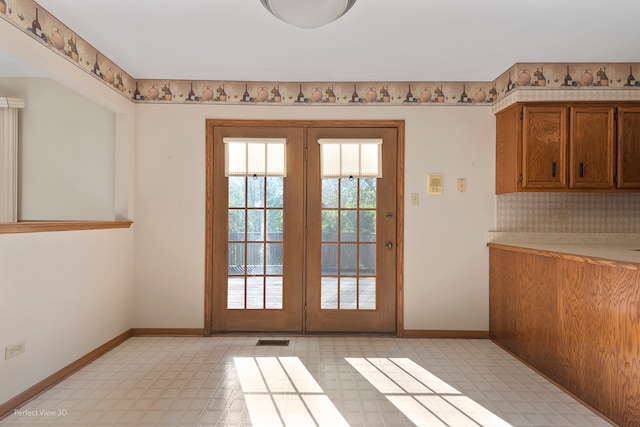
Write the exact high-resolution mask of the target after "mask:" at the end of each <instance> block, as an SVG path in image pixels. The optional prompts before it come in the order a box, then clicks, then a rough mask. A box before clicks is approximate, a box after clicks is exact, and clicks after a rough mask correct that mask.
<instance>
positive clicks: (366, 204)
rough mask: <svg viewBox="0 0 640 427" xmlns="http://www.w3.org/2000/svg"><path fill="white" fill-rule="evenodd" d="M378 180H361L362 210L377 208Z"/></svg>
mask: <svg viewBox="0 0 640 427" xmlns="http://www.w3.org/2000/svg"><path fill="white" fill-rule="evenodd" d="M377 183H378V180H377V179H376V178H361V179H360V208H361V209H375V207H376V199H377V197H376V186H377Z"/></svg>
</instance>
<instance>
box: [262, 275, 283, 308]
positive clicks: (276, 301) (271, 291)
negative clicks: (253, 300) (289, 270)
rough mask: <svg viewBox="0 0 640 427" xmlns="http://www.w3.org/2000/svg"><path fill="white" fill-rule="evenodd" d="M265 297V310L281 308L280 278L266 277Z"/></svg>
mask: <svg viewBox="0 0 640 427" xmlns="http://www.w3.org/2000/svg"><path fill="white" fill-rule="evenodd" d="M266 284H267V289H266V292H267V295H266V297H265V300H266V308H270V309H281V308H282V277H267V278H266Z"/></svg>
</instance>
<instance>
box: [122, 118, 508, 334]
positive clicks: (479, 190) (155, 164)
mask: <svg viewBox="0 0 640 427" xmlns="http://www.w3.org/2000/svg"><path fill="white" fill-rule="evenodd" d="M136 118H137V120H136V130H137V133H136V165H135V182H136V192H135V193H136V204H135V211H136V226H135V250H134V253H135V258H134V272H135V273H134V283H135V288H134V305H133V324H134V327H139V328H162V327H169V328H171V327H173V328H201V327H203V322H204V241H205V236H204V228H205V216H204V209H205V120H206V119H207V118H218V119H222V118H239V119H354V120H357V119H380V120H387V119H402V120H405V121H406V152H405V157H406V163H405V165H406V170H405V182H406V185H405V195H407V200H406V206H405V327H406V328H407V329H430V330H438V329H460V330H487V329H488V255H487V254H488V252H487V248H486V246H485V244H486V232H487V231H488V230H490V229H493V227H494V200H495V196H494V195H493V185H494V178H493V176H494V160H493V159H494V152H495V149H494V144H495V130H494V127H495V126H494V118H493V115H492V114H491V111H490V108H486V107H468V106H467V107H437V106H431V107H415V106H409V107H384V106H371V107H349V106H344V107H331V106H307V107H295V106H293V107H289V106H204V105H138V106H137V112H136ZM434 172H436V173H442V174H444V195H442V196H439V197H436V196H427V195H426V176H427V173H434ZM457 178H466V179H467V182H468V191H467V192H466V193H457V192H456V190H455V187H456V179H457ZM411 193H419V194H420V205H419V206H411V205H410V201H409V197H408V196H409V195H410V194H411Z"/></svg>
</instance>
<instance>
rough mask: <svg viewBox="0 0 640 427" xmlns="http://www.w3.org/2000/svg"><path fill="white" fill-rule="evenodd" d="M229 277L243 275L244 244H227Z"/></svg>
mask: <svg viewBox="0 0 640 427" xmlns="http://www.w3.org/2000/svg"><path fill="white" fill-rule="evenodd" d="M227 265H228V270H229V275H230V276H232V275H238V274H244V273H245V269H244V243H229V261H228V263H227Z"/></svg>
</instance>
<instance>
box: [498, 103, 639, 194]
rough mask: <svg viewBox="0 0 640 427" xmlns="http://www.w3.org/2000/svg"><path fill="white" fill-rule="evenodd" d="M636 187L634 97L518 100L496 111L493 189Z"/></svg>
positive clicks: (636, 117) (636, 106)
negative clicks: (617, 100) (619, 99)
mask: <svg viewBox="0 0 640 427" xmlns="http://www.w3.org/2000/svg"><path fill="white" fill-rule="evenodd" d="M616 120H617V122H618V123H617V125H616ZM639 190H640V106H639V103H637V102H636V103H633V102H628V103H623V102H620V103H611V102H610V103H603V102H582V103H579V102H574V103H570V102H541V103H517V104H514V105H512V106H510V107H508V108H506V109H504V110H502V111H500V112H498V113H497V114H496V194H504V193H512V192H519V191H553V192H555V191H576V192H581V191H600V192H618V191H634V192H637V191H639Z"/></svg>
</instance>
